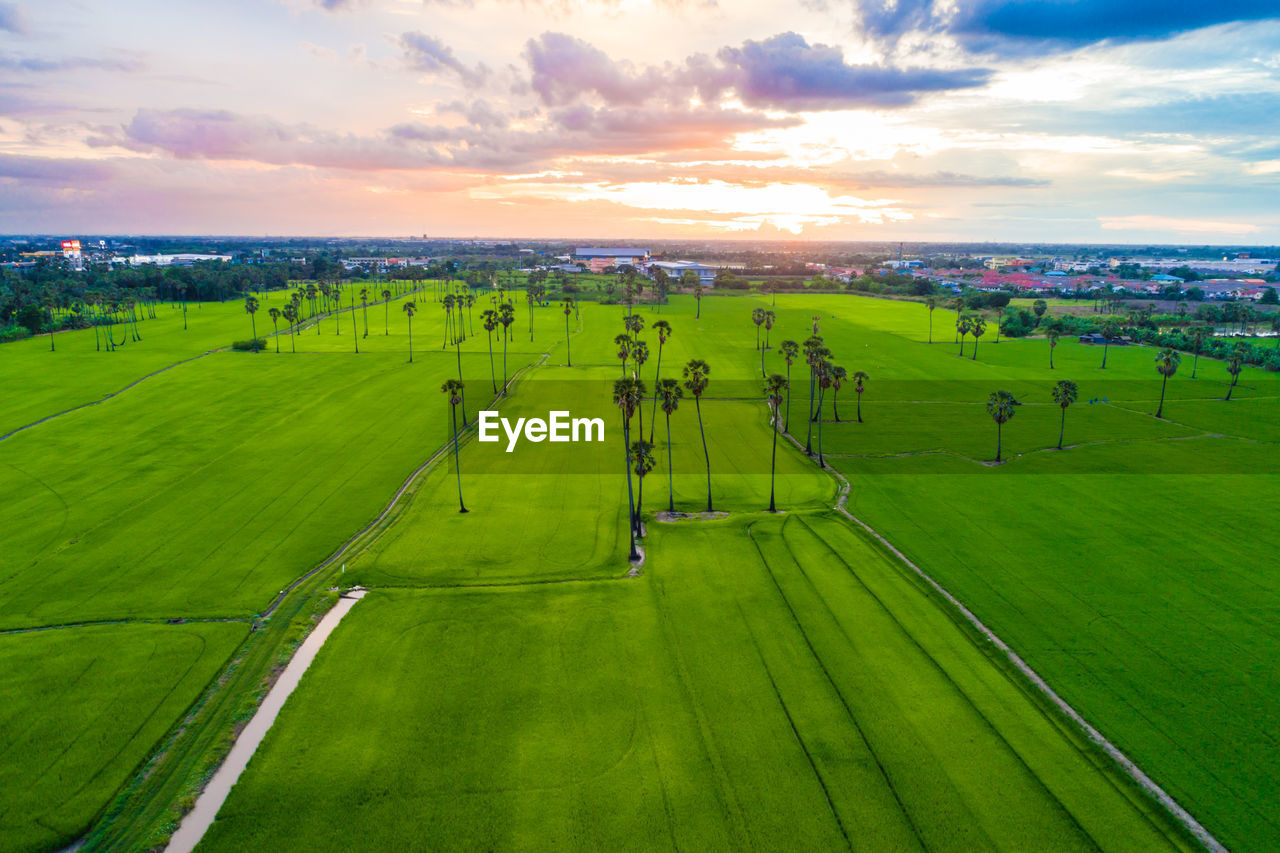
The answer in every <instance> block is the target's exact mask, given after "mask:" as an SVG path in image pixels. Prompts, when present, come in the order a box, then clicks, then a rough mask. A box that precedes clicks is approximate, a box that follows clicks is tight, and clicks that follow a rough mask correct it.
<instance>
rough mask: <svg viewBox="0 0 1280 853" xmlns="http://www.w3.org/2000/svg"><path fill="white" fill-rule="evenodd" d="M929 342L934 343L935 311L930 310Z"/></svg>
mask: <svg viewBox="0 0 1280 853" xmlns="http://www.w3.org/2000/svg"><path fill="white" fill-rule="evenodd" d="M929 343H933V312H932V311H930V312H929Z"/></svg>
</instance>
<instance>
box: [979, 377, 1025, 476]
mask: <svg viewBox="0 0 1280 853" xmlns="http://www.w3.org/2000/svg"><path fill="white" fill-rule="evenodd" d="M1021 405H1022V404H1021V403H1019V402H1018V401H1017V400H1015V399H1014V398H1013V395H1012V394H1010V393H1009V392H1008V391H992V392H991V396H990V397H989V398H988V399H987V414H988V415H991V419H992V420H993V421H995V422H996V461H997V462H999V461H1000V450H1001V444H1002V441H1003V438H1004V436H1003V434H1002V429H1003V427H1004V425H1005V424H1006V423H1008V422H1009V421H1010V420H1011V419H1012V418H1013V416H1014V413H1015V412H1016V411H1017V409H1016V407H1017V406H1021Z"/></svg>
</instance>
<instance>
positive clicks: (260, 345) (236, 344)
mask: <svg viewBox="0 0 1280 853" xmlns="http://www.w3.org/2000/svg"><path fill="white" fill-rule="evenodd" d="M231 348H232V349H233V350H236V351H237V352H249V351H250V350H252V351H255V352H258V351H261V350H264V349H266V348H267V339H266V338H256V339H255V340H251V341H232V342H231Z"/></svg>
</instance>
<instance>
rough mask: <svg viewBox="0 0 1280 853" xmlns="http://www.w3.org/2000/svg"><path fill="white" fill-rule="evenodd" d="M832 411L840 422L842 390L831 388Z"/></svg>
mask: <svg viewBox="0 0 1280 853" xmlns="http://www.w3.org/2000/svg"><path fill="white" fill-rule="evenodd" d="M831 412H832V414H834V415H835V416H836V423H840V392H839V391H837V390H835V389H834V388H832V389H831Z"/></svg>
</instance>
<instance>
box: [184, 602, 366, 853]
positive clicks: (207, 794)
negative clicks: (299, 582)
mask: <svg viewBox="0 0 1280 853" xmlns="http://www.w3.org/2000/svg"><path fill="white" fill-rule="evenodd" d="M363 597H364V590H353V591H352V592H350V593H349V594H347V595H346V596H344V597H342V598H340V599H339V600H338V603H337V604H335V605H334V606H333V608H332V609H331V610H330V611H329V612H328V613H326V614H325V615H324V618H323V619H321V620H320V624H319V625H317V626H316V629H315V630H314V631H312V632H311V633H310V634H308V635H307V638H306V639H305V640H303V642H302V645H301V646H300V647H299V648H298V651H297V652H296V653H295V654H294V655H293V657H292V658H291V659H290V660H289V665H288V666H286V667H285V670H284V672H283V673H281V675H280V677H279V678H278V679H277V680H276V683H275V684H274V685H272V687H271V690H270V692H268V693H267V698H266V699H264V700H262V704H261V705H259V706H258V710H257V711H256V712H255V713H254V715H253V718H252V719H251V720H249V725H247V726H245V728H244V731H242V732H241V733H240V736H239V737H237V738H236V742H235V745H234V746H232V747H231V752H229V753H227V757H226V759H225V760H223V762H222V765H221V766H220V767H218V770H217V772H216V773H214V774H213V778H212V779H210V780H209V784H208V785H206V786H205V787H204V790H203V791H201V792H200V796H199V797H197V798H196V804H195V808H193V809H192V810H191V811H189V812H187V815H186V817H184V818H183V819H182V824H181V825H180V826H179V827H178V831H177V832H175V833H174V834H173V837H172V838H170V839H169V845H168V846H167V847H165V851H166V853H190V851H191V850H193V849H195V846H196V845H197V844H199V843H200V839H201V838H203V837H204V834H205V832H206V831H208V829H209V827H210V826H211V825H213V821H214V818H216V817H217V816H218V810H219V809H220V808H222V804H223V803H224V802H226V799H227V795H228V794H230V793H231V789H232V788H233V787H235V784H236V781H237V780H238V779H239V778H240V774H241V773H243V772H244V769H245V768H246V767H248V766H249V759H250V758H252V757H253V754H254V752H256V751H257V749H258V745H259V744H261V743H262V739H263V738H265V737H266V736H267V732H268V731H270V730H271V725H272V724H273V723H274V722H275V721H276V717H278V716H279V715H280V709H281V708H283V707H284V703H285V700H286V699H288V698H289V696H290V694H292V693H293V691H294V688H296V687H297V686H298V682H300V681H301V680H302V676H303V675H304V674H305V673H306V671H307V668H308V667H310V666H311V662H312V661H313V660H315V657H316V653H317V652H319V651H320V647H321V646H323V645H324V643H325V641H326V640H328V639H329V635H330V634H332V633H333V629H334V628H336V627H338V623H339V622H341V621H342V617H344V616H346V615H347V614H348V613H350V612H351V608H353V607H355V605H356V602H357V601H359V600H360V599H361V598H363Z"/></svg>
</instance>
